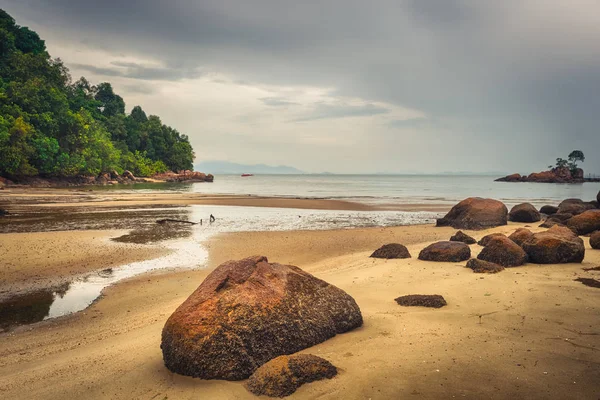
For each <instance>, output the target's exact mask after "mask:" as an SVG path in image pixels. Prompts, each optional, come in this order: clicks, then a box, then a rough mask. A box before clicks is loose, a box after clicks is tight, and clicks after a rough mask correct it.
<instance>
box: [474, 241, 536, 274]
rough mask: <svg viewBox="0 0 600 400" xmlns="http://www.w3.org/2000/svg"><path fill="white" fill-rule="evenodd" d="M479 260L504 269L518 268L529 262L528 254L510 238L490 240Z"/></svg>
mask: <svg viewBox="0 0 600 400" xmlns="http://www.w3.org/2000/svg"><path fill="white" fill-rule="evenodd" d="M477 258H478V259H480V260H484V261H489V262H492V263H494V264H499V265H502V266H503V267H518V266H519V265H523V264H525V263H526V262H527V253H525V250H523V249H522V248H521V246H519V245H518V244H516V243H515V242H513V241H512V240H510V239H509V238H507V237H501V236H498V237H494V238H492V239H490V241H489V242H488V244H487V245H486V246H485V247H484V248H483V250H481V252H480V253H479V255H478V256H477Z"/></svg>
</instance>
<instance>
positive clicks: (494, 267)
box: [467, 258, 504, 274]
mask: <svg viewBox="0 0 600 400" xmlns="http://www.w3.org/2000/svg"><path fill="white" fill-rule="evenodd" d="M467 268H471V269H472V270H473V272H477V273H480V274H496V273H498V272H500V271H504V267H503V266H502V265H498V264H494V263H493V262H489V261H484V260H478V259H477V258H472V259H470V260H469V261H467Z"/></svg>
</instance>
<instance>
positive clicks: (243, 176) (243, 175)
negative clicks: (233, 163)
mask: <svg viewBox="0 0 600 400" xmlns="http://www.w3.org/2000/svg"><path fill="white" fill-rule="evenodd" d="M247 176H254V174H242V178H245V177H247Z"/></svg>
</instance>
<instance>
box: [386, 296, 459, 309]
mask: <svg viewBox="0 0 600 400" xmlns="http://www.w3.org/2000/svg"><path fill="white" fill-rule="evenodd" d="M394 300H395V301H396V303H398V304H400V305H401V306H404V307H430V308H441V307H444V306H445V305H447V303H446V300H445V299H444V297H442V296H440V295H439V294H409V295H407V296H400V297H398V298H397V299H394Z"/></svg>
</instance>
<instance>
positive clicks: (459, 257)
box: [419, 242, 471, 262]
mask: <svg viewBox="0 0 600 400" xmlns="http://www.w3.org/2000/svg"><path fill="white" fill-rule="evenodd" d="M469 258H471V249H470V248H469V246H467V245H466V244H465V243H462V242H437V243H433V244H430V245H429V246H427V247H425V248H424V249H423V250H421V252H420V253H419V260H423V261H446V262H458V261H465V260H468V259H469Z"/></svg>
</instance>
